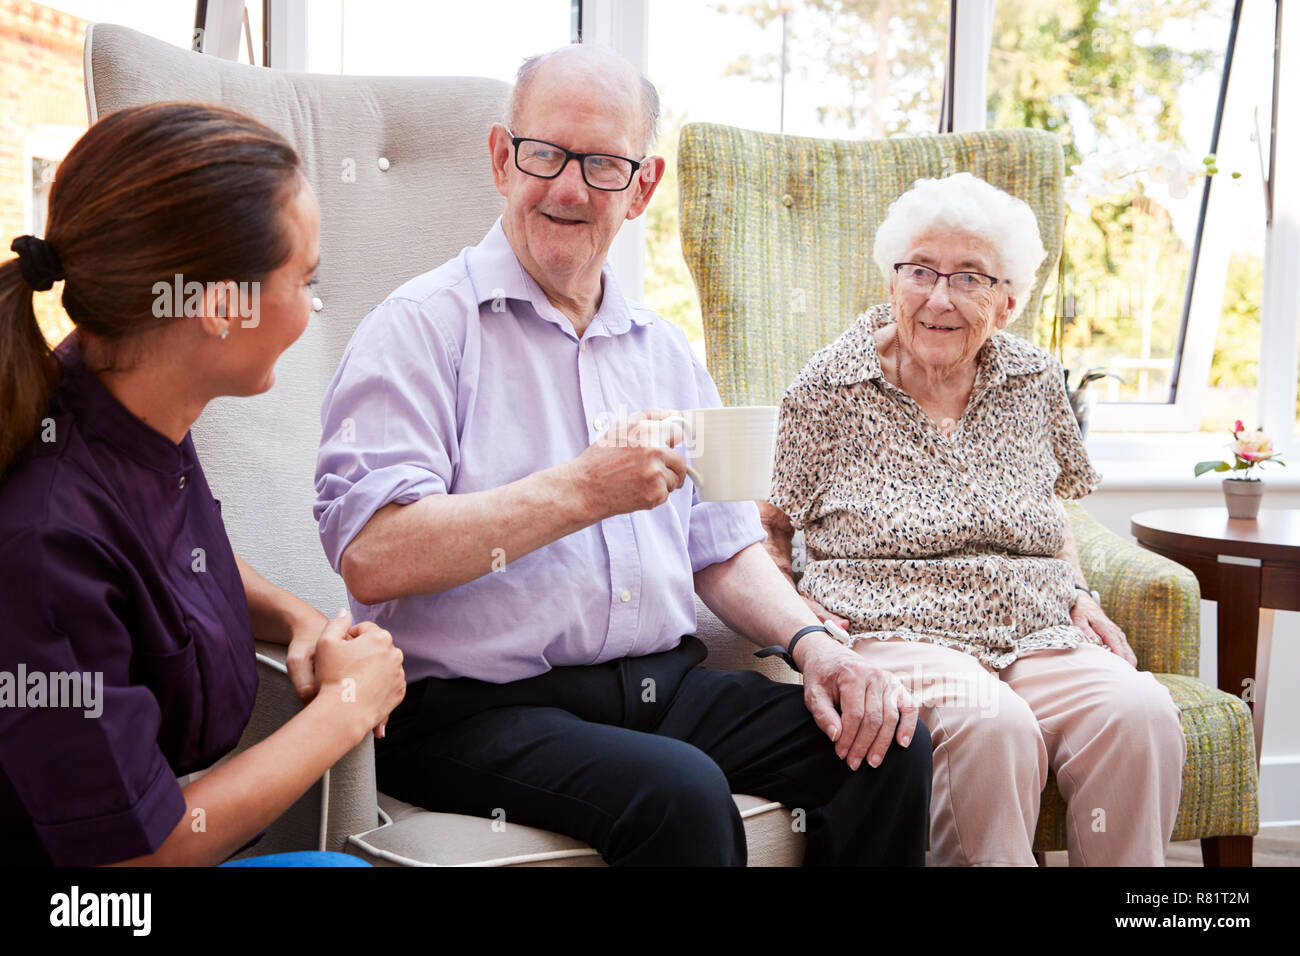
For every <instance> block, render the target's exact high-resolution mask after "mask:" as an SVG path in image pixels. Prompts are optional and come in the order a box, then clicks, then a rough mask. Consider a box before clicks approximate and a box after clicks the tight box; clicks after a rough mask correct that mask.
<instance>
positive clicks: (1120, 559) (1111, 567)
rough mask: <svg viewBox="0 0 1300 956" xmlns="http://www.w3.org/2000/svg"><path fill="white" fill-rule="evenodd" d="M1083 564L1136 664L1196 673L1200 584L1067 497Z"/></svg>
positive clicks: (1162, 671)
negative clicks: (1135, 658) (1134, 656)
mask: <svg viewBox="0 0 1300 956" xmlns="http://www.w3.org/2000/svg"><path fill="white" fill-rule="evenodd" d="M1064 504H1065V513H1066V515H1067V516H1068V517H1069V519H1070V529H1071V531H1072V532H1073V533H1074V542H1075V546H1076V547H1077V548H1078V551H1079V564H1080V566H1081V567H1082V568H1083V576H1084V577H1085V578H1086V579H1087V581H1088V586H1089V587H1091V588H1094V589H1096V590H1097V591H1098V592H1100V594H1101V606H1102V610H1104V611H1105V612H1106V614H1107V615H1108V616H1109V617H1110V619H1111V620H1113V621H1114V622H1115V623H1116V624H1118V625H1119V626H1120V627H1121V628H1123V629H1124V633H1125V635H1126V636H1127V637H1128V642H1129V645H1130V646H1131V647H1132V648H1133V652H1134V653H1135V654H1136V655H1137V659H1138V668H1139V669H1141V670H1150V671H1155V672H1156V673H1160V674H1183V675H1185V676H1187V677H1196V676H1197V675H1198V673H1199V671H1200V657H1201V587H1200V585H1199V584H1198V583H1197V581H1196V575H1194V574H1192V572H1191V571H1189V570H1188V569H1187V568H1185V567H1183V566H1182V565H1181V564H1178V563H1176V562H1174V561H1170V560H1169V559H1168V558H1166V557H1163V556H1162V555H1158V554H1156V553H1154V552H1152V551H1147V550H1146V549H1144V548H1140V547H1138V546H1137V545H1136V544H1133V543H1132V542H1130V541H1125V540H1124V539H1123V538H1121V537H1120V536H1119V535H1117V534H1115V533H1114V532H1112V531H1109V530H1108V529H1106V528H1105V527H1104V526H1102V524H1101V523H1100V522H1099V521H1097V519H1095V518H1093V517H1092V516H1091V515H1090V514H1088V512H1086V511H1085V510H1084V509H1083V507H1082V506H1081V505H1079V504H1078V503H1076V502H1073V501H1066V502H1064Z"/></svg>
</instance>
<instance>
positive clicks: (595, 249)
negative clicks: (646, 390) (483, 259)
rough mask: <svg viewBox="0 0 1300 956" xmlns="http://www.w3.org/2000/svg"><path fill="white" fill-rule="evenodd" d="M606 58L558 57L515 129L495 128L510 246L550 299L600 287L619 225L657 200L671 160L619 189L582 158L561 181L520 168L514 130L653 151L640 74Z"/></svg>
mask: <svg viewBox="0 0 1300 956" xmlns="http://www.w3.org/2000/svg"><path fill="white" fill-rule="evenodd" d="M603 66H604V65H603V64H600V63H598V62H597V63H589V62H582V61H575V58H566V57H563V56H557V57H553V58H552V59H550V60H547V61H545V62H543V63H542V64H540V65H539V66H538V67H537V73H536V74H535V75H534V76H533V78H532V81H531V83H530V84H529V86H528V87H527V90H526V93H525V96H524V99H523V102H522V104H520V108H519V109H518V111H517V114H516V115H515V117H514V125H515V128H514V129H512V130H510V131H509V132H507V130H506V128H505V127H504V126H502V125H500V124H498V125H497V126H494V127H493V128H492V135H491V140H490V142H491V148H492V167H493V175H494V177H495V179H496V184H497V189H498V190H500V192H501V194H502V195H503V196H505V197H506V209H505V214H504V217H503V220H502V223H503V226H504V228H505V232H506V236H507V238H508V239H509V240H510V245H511V247H512V248H513V249H514V251H515V255H517V256H518V257H519V261H520V262H521V263H522V264H523V266H524V268H525V269H526V270H527V271H528V273H529V274H530V275H531V276H532V277H533V278H534V279H536V280H537V283H538V285H540V286H541V287H542V289H543V290H544V291H545V292H546V293H547V294H548V296H549V297H551V298H553V299H554V298H556V296H557V295H558V296H559V297H560V298H567V297H569V296H571V295H572V294H574V293H575V292H581V293H583V294H592V293H593V290H595V291H597V292H598V290H599V283H600V270H601V266H602V264H603V263H604V261H605V257H606V255H607V254H608V252H609V247H610V245H611V244H612V243H613V241H614V237H615V236H616V235H617V234H618V230H619V227H620V226H621V225H622V224H623V223H624V222H625V221H626V220H628V219H635V218H636V217H637V216H639V215H640V214H641V213H642V212H643V211H644V210H645V207H646V204H647V203H648V202H649V201H650V196H651V194H652V193H653V192H654V188H655V181H656V179H657V176H658V175H659V174H661V172H662V168H663V161H662V160H661V159H658V158H656V159H654V160H653V161H650V162H647V163H646V164H645V165H643V166H642V167H641V168H640V169H638V170H637V172H636V173H635V174H634V175H633V177H632V184H631V186H629V187H628V188H627V189H625V190H623V191H621V192H609V191H605V190H599V189H594V188H592V187H591V186H588V185H587V183H586V182H585V181H584V180H583V178H582V169H581V168H580V166H579V163H578V161H577V160H570V161H569V162H568V163H567V164H566V165H565V167H564V169H563V170H562V171H561V172H560V174H559V176H557V177H555V178H554V179H540V178H538V177H536V176H530V175H528V174H527V173H525V172H523V171H521V170H520V169H519V168H518V167H517V166H516V165H515V153H514V147H513V146H512V145H511V142H510V135H509V134H510V133H513V134H514V135H515V136H523V137H527V138H529V139H540V140H545V141H547V142H549V143H555V144H556V145H559V146H563V147H565V148H566V149H569V150H571V151H573V152H578V153H611V154H614V155H617V156H626V157H628V158H629V159H633V160H640V159H642V158H644V156H645V135H646V134H645V129H646V120H645V115H644V112H643V107H642V101H641V98H640V95H639V90H638V88H637V86H636V83H635V74H634V73H632V72H631V70H630V68H629V71H628V74H627V75H617V74H615V75H611V74H610V71H609V70H608V69H602V68H601V67H603Z"/></svg>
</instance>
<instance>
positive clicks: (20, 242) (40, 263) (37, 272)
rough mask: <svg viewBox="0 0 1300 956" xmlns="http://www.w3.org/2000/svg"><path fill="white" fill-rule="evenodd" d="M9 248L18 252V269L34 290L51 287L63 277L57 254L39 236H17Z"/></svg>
mask: <svg viewBox="0 0 1300 956" xmlns="http://www.w3.org/2000/svg"><path fill="white" fill-rule="evenodd" d="M9 248H10V249H11V250H13V251H14V252H16V253H18V271H20V272H21V273H22V274H23V278H24V279H26V280H27V284H28V285H29V286H31V287H32V289H34V290H35V291H37V292H44V291H45V290H47V289H51V288H53V287H54V283H56V282H58V281H59V280H60V279H63V278H65V276H64V274H63V263H62V262H60V261H59V254H58V253H57V252H55V251H54V247H53V246H52V245H50V244H49V243H48V242H46V241H45V240H44V239H42V238H41V237H40V236H19V237H18V238H17V239H15V240H14V241H13V242H12V243H10V245H9Z"/></svg>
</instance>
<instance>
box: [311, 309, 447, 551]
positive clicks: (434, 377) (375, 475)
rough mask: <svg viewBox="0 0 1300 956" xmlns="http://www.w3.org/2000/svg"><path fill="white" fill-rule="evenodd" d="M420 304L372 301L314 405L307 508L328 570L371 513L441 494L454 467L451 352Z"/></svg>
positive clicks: (369, 517)
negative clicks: (316, 420)
mask: <svg viewBox="0 0 1300 956" xmlns="http://www.w3.org/2000/svg"><path fill="white" fill-rule="evenodd" d="M420 308H421V307H420V304H419V303H416V302H414V301H411V300H407V299H388V300H386V301H385V302H383V303H382V304H380V305H378V306H376V308H375V309H374V310H373V311H372V312H371V313H370V315H368V316H367V317H366V320H365V321H363V322H362V324H361V325H360V326H359V327H358V329H357V331H356V333H355V334H354V335H353V337H352V341H351V343H349V345H348V349H347V351H346V352H345V353H344V356H343V361H342V363H341V364H340V366H339V370H338V372H337V373H336V374H335V376H334V380H333V382H331V383H330V386H329V389H328V390H327V391H326V393H325V400H324V402H323V403H322V405H321V443H320V451H319V454H318V455H317V459H316V504H315V507H314V509H313V513H314V514H315V517H316V521H317V523H318V525H319V528H320V538H321V544H322V545H323V546H324V548H325V554H326V556H327V557H328V558H329V562H330V565H331V566H332V567H333V568H334V570H335V571H339V562H340V560H341V559H342V556H343V551H344V549H346V548H347V546H348V545H349V544H350V543H351V542H352V539H353V538H355V537H356V536H357V534H358V533H359V532H360V531H361V529H362V528H364V527H365V526H366V523H367V522H368V521H370V519H371V518H372V517H373V516H374V514H375V512H376V511H378V510H379V509H380V508H382V507H384V506H385V505H387V504H391V503H393V502H397V503H399V504H410V503H412V502H414V501H418V500H419V499H421V498H423V497H425V496H427V495H435V494H446V493H447V491H448V489H449V488H450V487H451V485H452V482H453V477H454V475H455V472H456V468H457V466H458V465H459V460H460V456H459V441H458V436H459V430H458V428H457V417H456V388H457V378H458V371H459V357H458V355H457V354H456V353H455V352H454V351H453V350H452V349H451V348H450V347H449V346H448V344H447V341H446V339H445V338H444V336H443V334H442V332H441V331H440V330H439V329H438V327H437V325H436V323H434V322H432V321H429V320H428V319H427V318H426V317H425V316H424V315H422V313H421V311H420Z"/></svg>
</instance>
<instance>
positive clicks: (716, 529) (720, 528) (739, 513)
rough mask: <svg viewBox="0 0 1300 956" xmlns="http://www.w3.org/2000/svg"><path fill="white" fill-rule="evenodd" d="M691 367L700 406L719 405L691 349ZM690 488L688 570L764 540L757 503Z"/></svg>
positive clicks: (732, 554) (710, 377)
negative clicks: (704, 497) (708, 496)
mask: <svg viewBox="0 0 1300 956" xmlns="http://www.w3.org/2000/svg"><path fill="white" fill-rule="evenodd" d="M691 361H692V364H693V365H694V368H695V387H696V391H697V394H698V396H699V402H700V404H699V407H700V408H721V407H722V399H721V398H720V397H719V396H718V388H717V386H716V385H714V384H713V377H712V376H711V375H709V371H708V369H706V368H705V367H704V365H703V364H702V363H701V362H700V360H699V358H698V357H696V356H695V354H694V353H693V352H692V353H691ZM693 485H694V483H692V488H691V523H690V530H689V532H688V536H687V549H688V551H689V553H690V558H691V572H692V573H694V572H696V571H700V570H702V569H703V568H707V567H708V566H709V565H711V564H717V563H718V562H719V561H726V560H728V559H729V558H732V557H734V556H735V555H737V554H738V553H740V552H741V551H743V550H744V549H745V548H747V547H749V546H750V545H751V544H754V543H756V542H759V541H766V540H767V532H766V531H764V530H763V524H762V522H761V521H760V520H759V517H758V506H757V505H756V504H754V502H752V501H701V500H700V496H699V493H698V491H697V490H696V489H695V488H694V487H693Z"/></svg>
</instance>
